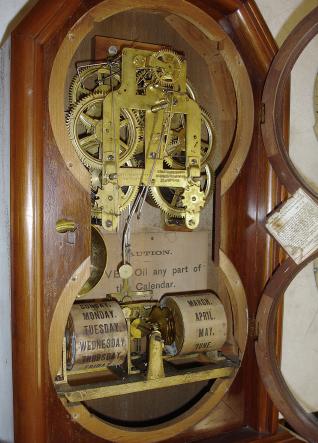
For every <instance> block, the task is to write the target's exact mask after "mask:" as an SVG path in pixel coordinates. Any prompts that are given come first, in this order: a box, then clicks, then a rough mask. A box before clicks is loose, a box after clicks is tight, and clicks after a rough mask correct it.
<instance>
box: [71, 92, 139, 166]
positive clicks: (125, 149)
mask: <svg viewBox="0 0 318 443" xmlns="http://www.w3.org/2000/svg"><path fill="white" fill-rule="evenodd" d="M104 98H105V95H104V93H103V92H100V93H93V94H90V95H88V96H86V97H85V98H83V99H82V100H80V101H79V102H78V103H77V104H76V105H75V106H74V108H73V109H72V111H71V112H70V113H69V115H68V116H67V120H66V123H67V127H68V131H69V135H70V139H71V141H72V143H73V146H74V147H75V150H76V152H77V154H78V156H79V158H80V160H81V161H82V162H83V164H84V165H85V166H87V167H88V168H89V169H90V170H94V169H97V170H101V169H102V167H103V161H102V133H103V132H102V131H103V115H102V112H103V111H102V109H103V101H104ZM120 130H121V139H120V155H119V164H120V165H123V164H124V163H126V162H127V161H128V160H129V159H130V158H131V157H132V156H133V154H134V152H135V151H136V149H137V147H138V144H139V142H140V140H141V139H142V130H141V127H140V125H139V124H138V122H137V118H136V115H135V114H134V112H133V111H130V110H129V109H122V110H121V115H120Z"/></svg>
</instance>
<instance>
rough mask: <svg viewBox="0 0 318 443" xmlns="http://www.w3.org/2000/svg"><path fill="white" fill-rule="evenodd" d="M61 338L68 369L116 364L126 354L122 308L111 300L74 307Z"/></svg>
mask: <svg viewBox="0 0 318 443" xmlns="http://www.w3.org/2000/svg"><path fill="white" fill-rule="evenodd" d="M65 337H66V365H67V369H68V370H73V371H82V370H88V369H97V368H103V367H107V366H116V365H120V364H122V363H123V362H124V360H125V358H126V355H127V350H128V332H127V324H126V320H125V317H124V314H123V311H122V309H121V308H120V306H119V304H118V303H117V302H115V301H109V302H103V303H95V302H94V303H91V302H88V303H87V302H86V303H85V302H83V303H76V304H74V305H73V307H72V309H71V312H70V315H69V317H68V321H67V325H66V329H65Z"/></svg>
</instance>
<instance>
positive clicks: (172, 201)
mask: <svg viewBox="0 0 318 443" xmlns="http://www.w3.org/2000/svg"><path fill="white" fill-rule="evenodd" d="M199 182H200V186H198V191H199V193H200V194H199V199H198V200H199V203H200V201H202V200H201V197H204V204H203V206H206V204H207V203H208V201H209V199H210V197H211V195H212V192H213V188H214V173H213V171H212V169H211V167H210V166H209V165H205V166H204V167H203V169H202V171H201V176H200V179H199ZM201 192H202V194H203V195H201ZM150 193H151V196H152V198H153V201H154V202H155V203H156V204H157V206H159V208H160V209H161V210H162V211H163V212H165V213H166V214H168V215H169V216H170V217H175V218H185V216H186V213H187V212H188V211H190V210H187V207H186V203H187V201H185V200H184V198H183V196H184V189H183V188H164V187H159V186H152V187H151V188H150ZM192 203H195V204H197V203H196V202H194V201H193V202H192ZM191 210H193V209H191Z"/></svg>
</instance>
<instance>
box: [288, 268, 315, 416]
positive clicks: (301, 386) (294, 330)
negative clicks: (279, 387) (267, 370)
mask: <svg viewBox="0 0 318 443" xmlns="http://www.w3.org/2000/svg"><path fill="white" fill-rule="evenodd" d="M316 264H317V263H316ZM317 336H318V288H317V286H316V281H315V274H314V266H313V263H309V264H308V265H307V266H306V267H305V268H304V269H303V270H302V271H301V272H300V273H299V274H298V275H297V277H296V278H295V279H294V280H293V281H292V283H291V284H290V285H289V287H288V288H287V291H286V293H285V297H284V321H283V350H282V365H281V368H282V374H283V376H284V378H285V380H286V383H287V384H288V386H289V388H290V390H291V392H292V393H293V395H294V396H295V398H296V399H297V400H298V401H299V402H300V404H301V405H302V407H303V408H304V409H305V410H306V411H307V412H316V411H318V377H317V367H318V341H317Z"/></svg>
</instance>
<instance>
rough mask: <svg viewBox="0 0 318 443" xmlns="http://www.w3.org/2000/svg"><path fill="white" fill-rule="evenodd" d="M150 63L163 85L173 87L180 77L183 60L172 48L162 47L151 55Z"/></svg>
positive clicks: (154, 73)
mask: <svg viewBox="0 0 318 443" xmlns="http://www.w3.org/2000/svg"><path fill="white" fill-rule="evenodd" d="M149 65H150V67H151V68H152V70H153V75H154V76H155V78H156V80H157V82H158V83H159V84H160V85H161V86H167V87H172V86H173V84H174V83H175V82H177V80H178V79H179V77H180V74H181V68H182V60H181V58H180V56H179V55H178V54H177V53H176V52H174V51H172V50H171V49H161V50H160V51H158V52H155V53H154V54H152V55H151V56H150V60H149Z"/></svg>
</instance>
